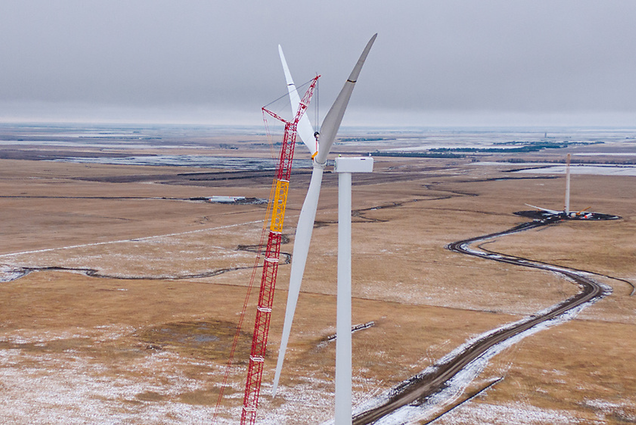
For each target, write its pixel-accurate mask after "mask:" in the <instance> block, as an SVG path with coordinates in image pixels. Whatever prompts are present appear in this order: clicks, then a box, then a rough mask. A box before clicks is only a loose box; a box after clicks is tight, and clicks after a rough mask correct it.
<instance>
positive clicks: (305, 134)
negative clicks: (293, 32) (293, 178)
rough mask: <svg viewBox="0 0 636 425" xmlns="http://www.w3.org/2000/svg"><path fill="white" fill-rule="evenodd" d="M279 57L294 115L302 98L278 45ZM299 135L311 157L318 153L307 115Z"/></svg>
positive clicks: (299, 125) (303, 118) (301, 118)
mask: <svg viewBox="0 0 636 425" xmlns="http://www.w3.org/2000/svg"><path fill="white" fill-rule="evenodd" d="M278 55H279V56H280V62H281V63H282V64H283V72H284V73H285V80H286V81H287V91H288V92H289V101H290V102H291V109H292V114H294V115H295V114H296V112H297V111H298V106H299V105H300V96H299V95H298V90H296V85H295V84H294V80H293V79H292V76H291V72H289V67H288V66H287V61H286V60H285V55H284V54H283V48H282V47H280V44H279V45H278ZM297 129H298V135H299V136H300V138H301V140H302V141H303V143H304V144H305V146H307V148H308V149H309V152H311V156H312V157H313V155H314V154H315V153H316V138H315V137H314V129H313V127H312V126H311V123H310V122H309V117H308V116H307V114H306V113H305V114H303V116H302V117H300V121H298V127H297Z"/></svg>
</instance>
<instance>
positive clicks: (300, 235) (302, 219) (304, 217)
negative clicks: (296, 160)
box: [272, 163, 323, 396]
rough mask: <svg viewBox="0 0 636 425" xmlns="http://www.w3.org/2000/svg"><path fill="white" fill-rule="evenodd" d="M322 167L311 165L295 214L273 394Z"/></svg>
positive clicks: (282, 358) (302, 264)
mask: <svg viewBox="0 0 636 425" xmlns="http://www.w3.org/2000/svg"><path fill="white" fill-rule="evenodd" d="M322 173H323V167H322V166H321V165H320V164H315V163H314V169H313V171H312V173H311V181H310V182H309V189H308V190H307V196H306V197H305V202H303V207H302V209H301V210H300V216H299V217H298V226H297V227H296V236H295V237H294V250H293V253H292V264H291V274H290V277H289V293H288V295H287V307H286V309H285V324H284V325H283V336H282V337H281V341H280V348H279V351H278V361H277V363H276V375H275V376H274V385H273V387H272V396H275V395H276V389H277V388H278V380H279V379H280V373H281V371H282V369H283V362H284V360H285V351H286V350H287V341H289V334H290V332H291V327H292V322H293V320H294V313H295V311H296V304H297V302H298V295H299V294H300V285H301V283H302V280H303V274H304V273H305V264H306V263H307V253H308V252H309V243H310V242H311V234H312V232H313V229H314V221H315V219H316V210H317V209H318V197H319V196H320V186H321V185H322Z"/></svg>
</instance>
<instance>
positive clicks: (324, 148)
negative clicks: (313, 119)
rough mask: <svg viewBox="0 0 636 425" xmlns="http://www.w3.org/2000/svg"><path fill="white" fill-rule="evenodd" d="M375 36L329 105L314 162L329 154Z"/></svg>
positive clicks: (321, 160) (322, 161)
mask: <svg viewBox="0 0 636 425" xmlns="http://www.w3.org/2000/svg"><path fill="white" fill-rule="evenodd" d="M377 36H378V35H377V34H374V35H373V37H371V40H369V42H368V43H367V46H366V47H365V48H364V50H363V51H362V54H361V55H360V59H358V62H357V63H356V65H355V66H354V67H353V71H351V74H350V75H349V78H348V79H347V81H346V82H345V84H344V87H342V90H340V94H338V97H337V98H336V101H335V102H334V103H333V105H331V109H329V112H327V116H326V117H325V120H324V121H323V122H322V127H321V128H320V144H319V147H318V156H316V162H319V163H321V164H324V163H325V161H326V160H327V155H328V154H329V150H331V145H333V142H334V140H336V134H337V133H338V130H339V129H340V123H342V118H343V117H344V113H345V109H347V105H348V104H349V99H350V98H351V93H352V92H353V87H354V86H355V84H356V81H357V80H358V76H359V75H360V71H361V70H362V65H364V61H365V60H366V59H367V55H368V54H369V51H370V50H371V47H372V46H373V42H374V41H375V38H376V37H377Z"/></svg>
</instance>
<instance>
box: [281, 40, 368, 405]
mask: <svg viewBox="0 0 636 425" xmlns="http://www.w3.org/2000/svg"><path fill="white" fill-rule="evenodd" d="M376 37H377V34H374V35H373V37H371V39H370V40H369V42H368V43H367V45H366V47H365V48H364V51H363V52H362V55H360V58H359V59H358V62H357V63H356V65H355V66H354V68H353V71H351V74H350V75H349V78H348V79H347V81H346V82H345V84H344V87H343V88H342V90H341V91H340V94H338V97H337V98H336V100H335V101H334V103H333V105H332V106H331V109H329V112H328V113H327V116H326V117H325V120H324V121H323V123H322V127H321V133H320V137H319V140H318V141H317V142H316V140H315V139H314V135H313V130H312V128H311V124H309V119H307V124H309V125H308V126H307V125H305V124H302V122H303V121H302V120H301V122H300V123H299V126H298V134H299V135H300V137H301V139H302V140H303V142H304V143H305V144H306V145H307V147H308V148H309V150H310V152H311V154H312V158H313V159H314V166H313V170H312V173H311V181H310V182H309V189H308V190H307V195H306V197H305V201H304V203H303V206H302V209H301V211H300V216H299V218H298V225H297V227H296V236H295V240H294V250H293V255H292V265H291V272H290V273H291V274H290V279H289V294H288V296H287V308H286V310H285V324H284V325H283V335H282V338H281V343H280V350H279V352H278V362H277V364H276V375H275V377H274V385H273V387H272V395H276V389H277V387H278V381H279V379H280V374H281V371H282V368H283V362H284V360H285V351H286V350H287V342H288V341H289V334H290V332H291V326H292V321H293V319H294V312H295V311H296V304H297V303H298V295H299V293H300V285H301V283H302V278H303V274H304V272H305V264H306V262H307V253H308V252H309V244H310V241H311V234H312V231H313V227H314V221H315V219H316V210H317V209H318V197H319V195H320V186H321V185H322V174H323V171H324V169H325V165H326V164H327V155H328V154H329V150H330V149H331V145H333V142H334V140H335V138H336V134H337V133H338V129H339V128H340V123H341V122H342V118H343V116H344V113H345V109H346V108H347V104H348V103H349V98H350V97H351V93H352V92H353V87H354V86H355V83H356V81H357V79H358V76H359V75H360V70H361V69H362V65H364V61H365V60H366V58H367V55H368V54H369V51H370V50H371V46H373V42H374V41H375V38H376ZM279 53H280V57H281V62H282V63H283V69H284V71H285V78H286V79H287V87H288V90H289V93H290V96H289V98H290V101H291V104H292V110H295V109H296V108H298V102H299V97H298V92H296V87H295V85H294V82H293V80H292V77H291V74H290V72H289V69H288V67H287V63H286V62H285V57H284V55H283V53H282V49H281V48H280V46H279ZM305 118H306V114H305V116H304V117H303V119H305ZM316 144H317V146H316ZM316 148H317V149H316Z"/></svg>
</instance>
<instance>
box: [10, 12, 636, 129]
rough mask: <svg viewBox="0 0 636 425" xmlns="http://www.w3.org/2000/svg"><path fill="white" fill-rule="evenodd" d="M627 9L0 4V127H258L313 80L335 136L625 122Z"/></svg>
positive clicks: (630, 33) (635, 40) (633, 101)
mask: <svg viewBox="0 0 636 425" xmlns="http://www.w3.org/2000/svg"><path fill="white" fill-rule="evenodd" d="M635 18H636V3H634V2H630V1H626V0H623V1H618V0H607V1H604V2H602V3H601V2H597V1H588V0H578V1H577V0H553V1H548V0H521V1H516V2H510V1H506V0H485V1H470V0H444V1H441V0H437V1H415V0H412V1H404V2H399V3H397V4H395V3H392V4H388V3H386V2H376V1H372V0H367V1H362V0H355V1H350V2H347V3H346V4H341V3H338V2H335V1H323V2H320V3H310V2H297V1H296V2H292V1H280V0H277V1H274V2H270V3H268V4H262V3H260V2H251V1H248V2H240V3H238V2H231V3H226V2H224V3H220V4H219V3H217V2H211V1H202V0H192V1H188V2H174V1H167V0H134V1H122V0H111V1H91V2H86V1H82V0H60V1H56V2H50V1H46V0H25V1H21V2H4V3H3V4H2V5H0V37H2V40H3V42H2V43H0V54H2V57H3V61H2V65H1V66H0V81H1V84H0V122H26V121H52V122H111V123H116V122H122V123H126V122H140V123H145V122H148V123H149V122H160V123H192V124H214V125H224V124H225V125H259V124H260V122H261V121H260V120H261V114H260V107H261V106H262V105H264V104H266V103H268V102H270V101H271V100H273V99H275V98H277V97H278V96H280V95H281V94H283V93H284V92H285V85H284V78H283V76H282V71H281V67H280V64H279V61H278V54H277V45H278V44H281V45H282V46H283V48H284V49H285V54H286V56H287V60H288V62H289V66H290V68H291V71H292V73H293V75H294V77H295V79H296V82H297V83H299V84H300V83H302V82H304V81H307V80H309V79H310V78H311V77H313V76H314V75H315V73H320V74H321V75H322V78H321V83H320V90H321V92H320V105H321V114H322V115H323V116H324V112H325V111H322V109H324V108H326V107H327V106H328V105H329V103H330V102H331V101H332V100H333V99H334V98H335V96H336V94H337V92H338V90H339V89H340V87H341V86H342V83H343V82H344V80H345V79H346V77H347V75H348V73H349V71H350V69H351V68H352V66H353V64H354V63H355V61H356V59H357V57H358V55H359V54H360V52H361V50H362V48H363V47H364V45H365V43H366V41H367V40H368V39H369V38H370V37H371V35H373V34H374V33H376V32H377V33H379V35H378V39H377V41H376V44H375V45H374V47H373V50H372V51H371V54H370V55H369V58H368V60H367V63H366V65H365V68H364V69H363V71H362V74H361V76H360V83H359V84H358V86H357V87H356V90H355V92H354V95H353V97H352V100H351V104H350V107H349V110H348V112H347V116H346V117H345V121H344V122H343V125H350V126H352V125H373V126H434V125H467V126H476V125H487V126H493V125H589V126H615V125H616V126H627V125H633V123H636V120H634V118H635V117H636V96H635V94H636V82H635V81H634V75H636V56H635V55H634V54H633V52H634V50H635V49H634V47H636V46H635V44H636V28H635V26H634V25H633V22H634V21H636V19H635Z"/></svg>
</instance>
